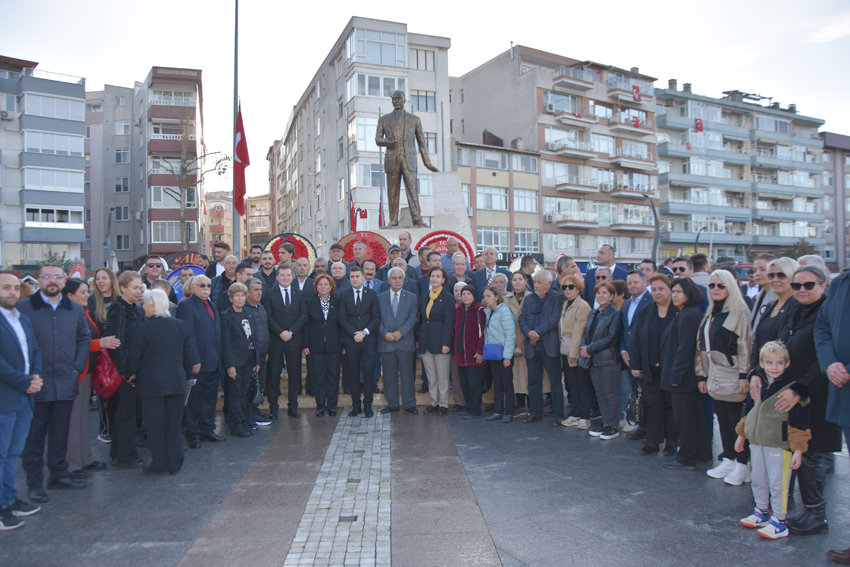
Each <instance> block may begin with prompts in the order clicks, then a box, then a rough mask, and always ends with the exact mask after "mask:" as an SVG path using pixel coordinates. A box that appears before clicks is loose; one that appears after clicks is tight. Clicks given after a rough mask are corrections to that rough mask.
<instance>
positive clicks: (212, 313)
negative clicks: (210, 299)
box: [204, 301, 215, 321]
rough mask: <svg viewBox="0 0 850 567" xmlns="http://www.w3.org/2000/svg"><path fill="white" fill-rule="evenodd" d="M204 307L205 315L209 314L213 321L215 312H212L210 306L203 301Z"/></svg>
mask: <svg viewBox="0 0 850 567" xmlns="http://www.w3.org/2000/svg"><path fill="white" fill-rule="evenodd" d="M204 307H206V308H207V313H209V314H210V317H211V318H212V320H213V321H215V312H214V311H213V310H212V307H210V304H209V303H207V302H206V301H204Z"/></svg>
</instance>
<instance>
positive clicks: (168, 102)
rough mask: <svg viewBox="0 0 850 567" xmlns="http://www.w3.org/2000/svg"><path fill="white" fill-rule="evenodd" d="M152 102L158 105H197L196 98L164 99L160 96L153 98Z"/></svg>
mask: <svg viewBox="0 0 850 567" xmlns="http://www.w3.org/2000/svg"><path fill="white" fill-rule="evenodd" d="M150 104H152V105H157V106H195V101H194V100H162V99H158V98H153V99H151V102H150Z"/></svg>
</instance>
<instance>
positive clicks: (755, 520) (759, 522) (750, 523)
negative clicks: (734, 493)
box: [741, 508, 770, 528]
mask: <svg viewBox="0 0 850 567" xmlns="http://www.w3.org/2000/svg"><path fill="white" fill-rule="evenodd" d="M769 523H770V516H767V515H766V514H763V513H762V511H761V510H759V509H758V508H756V509H755V510H754V511H753V513H752V514H751V515H749V516H747V517H746V518H744V519H743V520H741V525H742V526H744V527H745V528H763V527H764V526H766V525H768V524H769Z"/></svg>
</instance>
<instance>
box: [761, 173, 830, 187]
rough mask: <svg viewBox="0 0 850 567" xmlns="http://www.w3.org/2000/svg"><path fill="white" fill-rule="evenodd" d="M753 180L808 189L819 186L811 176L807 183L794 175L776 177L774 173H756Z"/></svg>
mask: <svg viewBox="0 0 850 567" xmlns="http://www.w3.org/2000/svg"><path fill="white" fill-rule="evenodd" d="M753 181H755V182H756V183H767V184H770V185H786V186H788V187H805V188H808V189H814V188H815V187H817V184H816V183H815V180H814V179H812V178H809V179H808V181H807V182H806V183H805V184H802V183H800V182H798V181H797V180H796V179H794V178H793V177H784V176H780V177H776V176H773V175H764V174H763V173H754V174H753Z"/></svg>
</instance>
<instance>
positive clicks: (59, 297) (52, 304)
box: [38, 291, 62, 311]
mask: <svg viewBox="0 0 850 567" xmlns="http://www.w3.org/2000/svg"><path fill="white" fill-rule="evenodd" d="M38 293H39V295H41V300H42V301H43V302H45V303H46V304H48V305H49V306H50V307H52V308H53V310H54V311H56V308H57V307H59V303H60V302H61V301H62V294H61V293H60V294H59V295H57V296H56V301H53V300H52V299H50V298H49V297H47V296H46V295H44V292H42V291H39V292H38Z"/></svg>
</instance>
